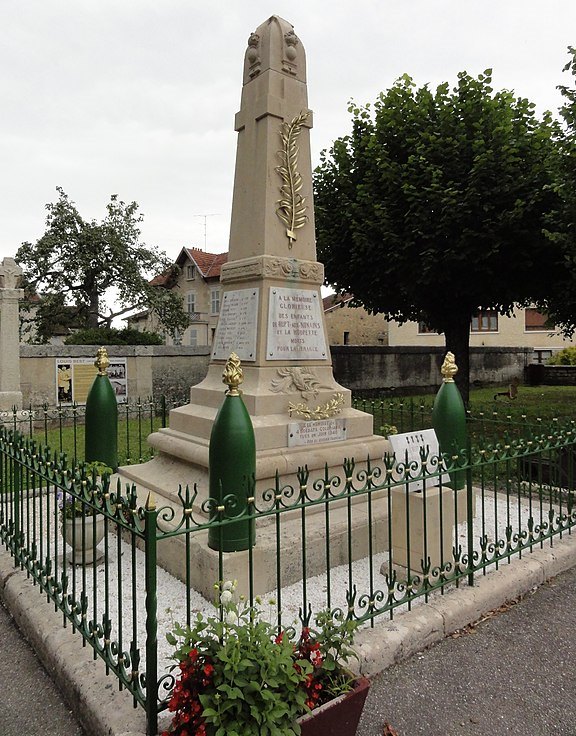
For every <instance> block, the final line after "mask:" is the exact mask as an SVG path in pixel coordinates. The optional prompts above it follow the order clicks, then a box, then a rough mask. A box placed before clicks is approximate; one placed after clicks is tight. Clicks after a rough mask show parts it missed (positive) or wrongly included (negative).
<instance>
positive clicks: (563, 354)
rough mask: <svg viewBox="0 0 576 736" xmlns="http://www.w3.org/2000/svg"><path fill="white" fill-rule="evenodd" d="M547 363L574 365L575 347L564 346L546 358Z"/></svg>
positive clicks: (575, 361)
mask: <svg viewBox="0 0 576 736" xmlns="http://www.w3.org/2000/svg"><path fill="white" fill-rule="evenodd" d="M548 365H576V348H564V350H559V351H558V352H557V353H554V355H552V356H550V358H548Z"/></svg>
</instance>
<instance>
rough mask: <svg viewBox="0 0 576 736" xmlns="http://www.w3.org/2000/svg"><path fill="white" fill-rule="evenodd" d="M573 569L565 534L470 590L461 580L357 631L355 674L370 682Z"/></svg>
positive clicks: (572, 542)
mask: <svg viewBox="0 0 576 736" xmlns="http://www.w3.org/2000/svg"><path fill="white" fill-rule="evenodd" d="M574 565H576V535H574V536H572V535H568V534H565V535H564V536H563V538H562V540H560V539H556V540H555V546H554V547H548V548H545V549H537V550H535V551H534V552H529V551H527V552H525V553H524V555H523V557H522V558H521V559H518V558H514V557H512V558H511V562H510V564H508V563H507V562H503V563H501V564H500V569H499V570H497V571H493V572H490V573H488V574H487V575H482V574H479V573H477V574H476V576H475V583H474V586H472V587H470V586H468V584H467V582H466V579H464V580H463V581H462V583H461V585H460V587H459V588H452V589H451V590H449V591H448V592H446V593H445V594H444V595H438V594H436V595H435V596H434V597H433V599H431V600H430V601H429V602H428V603H426V604H419V605H416V607H415V608H414V609H413V610H412V611H407V612H406V613H401V614H399V615H397V616H396V617H395V618H394V619H392V620H391V621H383V622H378V623H376V624H375V625H374V628H371V629H364V630H362V631H359V632H358V634H357V636H356V644H355V649H356V651H357V653H358V655H359V666H358V669H359V671H360V672H361V673H362V674H363V675H366V676H367V677H373V676H375V675H377V674H378V673H379V672H381V671H382V670H384V669H386V668H387V667H390V666H391V665H393V664H395V663H397V662H400V661H402V660H403V659H407V658H408V657H410V656H411V655H412V654H415V653H416V652H419V651H421V650H422V649H425V648H426V647H428V646H430V645H431V644H435V643H437V642H439V641H441V640H442V639H444V638H445V637H446V636H449V635H450V634H452V633H454V632H455V631H458V630H459V629H462V628H464V627H465V626H467V625H468V624H470V623H473V622H474V621H477V620H478V619H479V618H481V617H482V616H484V615H485V614H487V613H488V612H489V611H492V610H494V609H496V608H498V607H499V606H501V605H502V604H504V603H506V602H507V601H511V600H514V599H516V598H518V597H519V596H521V595H524V594H526V593H529V592H530V591H531V590H533V589H534V588H536V587H538V586H540V585H542V584H543V583H544V582H546V581H547V580H550V579H551V578H554V577H556V576H557V575H559V574H560V573H561V572H564V571H565V570H568V569H569V568H571V567H573V566H574Z"/></svg>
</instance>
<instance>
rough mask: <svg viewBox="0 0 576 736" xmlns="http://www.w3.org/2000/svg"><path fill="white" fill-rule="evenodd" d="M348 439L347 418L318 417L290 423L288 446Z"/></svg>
mask: <svg viewBox="0 0 576 736" xmlns="http://www.w3.org/2000/svg"><path fill="white" fill-rule="evenodd" d="M345 439H346V420H345V419H318V420H314V421H310V422H290V423H289V424H288V447H296V446H298V445H318V444H320V443H321V442H338V441H339V440H345Z"/></svg>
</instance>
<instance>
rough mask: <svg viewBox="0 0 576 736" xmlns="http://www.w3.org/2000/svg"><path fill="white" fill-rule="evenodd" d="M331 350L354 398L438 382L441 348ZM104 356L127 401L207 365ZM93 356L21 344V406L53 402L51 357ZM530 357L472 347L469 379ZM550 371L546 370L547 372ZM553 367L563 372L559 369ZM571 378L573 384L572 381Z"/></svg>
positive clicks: (201, 357)
mask: <svg viewBox="0 0 576 736" xmlns="http://www.w3.org/2000/svg"><path fill="white" fill-rule="evenodd" d="M331 351H332V360H333V364H334V375H335V378H336V380H337V381H338V383H340V384H342V385H343V386H346V387H347V388H350V389H352V390H353V391H354V393H356V394H362V393H364V394H375V393H379V392H382V391H386V390H390V389H394V393H396V394H398V395H401V394H405V393H410V392H415V391H435V390H437V388H438V386H439V385H440V382H441V380H442V379H441V376H440V365H441V363H442V360H443V358H444V354H445V349H444V348H419V347H387V346H356V345H347V346H345V345H336V346H332V348H331ZM108 352H109V354H110V357H118V358H126V359H127V369H128V397H129V398H130V399H136V398H138V397H142V398H144V397H146V396H151V395H154V396H159V395H161V394H165V395H166V396H167V397H168V398H181V397H182V396H186V395H187V394H188V391H189V389H190V386H193V385H195V384H197V383H199V382H200V381H201V380H202V379H203V378H204V376H205V375H206V372H207V370H208V363H209V361H210V352H209V348H208V347H206V346H203V347H189V346H184V345H181V346H180V345H179V346H170V345H151V346H148V345H146V346H144V345H138V346H122V345H116V346H111V347H109V348H108ZM95 355H96V348H95V347H94V346H90V345H68V346H65V345H64V346H62V345H21V346H20V370H21V380H22V394H23V400H24V406H26V405H28V404H30V403H31V404H34V405H37V404H41V403H43V402H47V403H48V404H51V405H53V404H54V403H55V380H56V368H55V359H56V358H92V357H94V356H95ZM531 357H532V351H531V350H530V349H528V348H525V349H524V348H472V349H471V351H470V361H471V374H470V380H471V381H475V382H477V383H479V384H481V385H505V384H507V383H509V382H510V380H511V379H512V378H513V377H514V376H517V377H518V378H522V376H523V371H524V368H525V367H526V365H528V364H529V362H530V360H531ZM550 368H552V366H546V370H547V371H548V370H549V369H550ZM555 369H556V370H557V371H562V370H563V369H564V367H563V366H557V367H555ZM572 370H573V371H575V372H576V369H572ZM557 375H560V374H559V373H558V374H557ZM573 380H574V381H575V382H576V378H574V379H573Z"/></svg>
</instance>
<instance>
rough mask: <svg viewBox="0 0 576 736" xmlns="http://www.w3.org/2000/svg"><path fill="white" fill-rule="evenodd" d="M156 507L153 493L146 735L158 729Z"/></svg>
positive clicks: (148, 513) (148, 537) (148, 509)
mask: <svg viewBox="0 0 576 736" xmlns="http://www.w3.org/2000/svg"><path fill="white" fill-rule="evenodd" d="M157 517H158V511H157V509H156V501H155V500H154V496H153V495H152V493H149V494H148V498H147V500H146V506H145V513H144V518H145V526H144V558H145V563H144V564H145V578H146V722H147V734H148V736H156V734H157V733H158V610H157V609H158V597H157V580H156V578H157V571H156V521H157Z"/></svg>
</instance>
